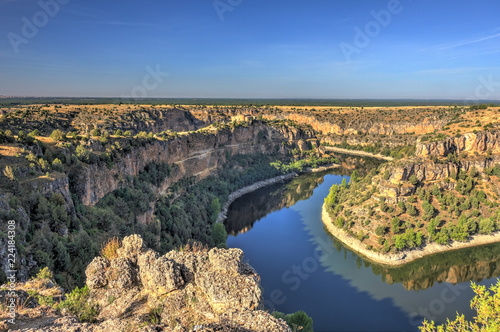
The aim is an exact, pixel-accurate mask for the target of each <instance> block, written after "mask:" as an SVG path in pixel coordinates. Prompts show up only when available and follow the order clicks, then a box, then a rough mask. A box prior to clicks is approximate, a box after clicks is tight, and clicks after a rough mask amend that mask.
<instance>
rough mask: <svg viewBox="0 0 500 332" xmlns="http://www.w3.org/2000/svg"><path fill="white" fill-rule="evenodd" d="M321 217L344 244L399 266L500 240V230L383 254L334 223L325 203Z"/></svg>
mask: <svg viewBox="0 0 500 332" xmlns="http://www.w3.org/2000/svg"><path fill="white" fill-rule="evenodd" d="M321 218H322V220H323V224H325V226H326V228H327V230H328V231H329V232H330V234H332V235H333V236H334V237H335V238H336V239H338V240H339V241H340V242H342V244H344V246H346V247H347V248H349V249H350V250H352V251H354V252H355V253H357V254H359V255H360V256H363V257H364V258H367V259H368V260H369V261H372V262H375V263H377V264H382V265H391V266H399V265H404V264H406V263H409V262H411V261H414V260H417V259H419V258H422V257H425V256H429V255H432V254H437V253H441V252H446V251H451V250H458V249H463V248H469V247H475V246H481V245H484V244H489V243H495V242H500V232H496V233H494V234H492V235H474V236H472V237H471V239H470V240H469V241H468V242H457V241H454V242H452V243H451V244H448V245H440V244H437V243H431V244H428V245H426V246H424V247H423V248H420V249H415V250H412V251H406V252H400V253H397V254H381V253H377V252H374V251H371V250H368V249H367V248H366V247H365V246H364V245H363V244H362V243H361V242H360V241H359V240H358V239H356V238H353V237H351V236H349V235H348V234H347V233H346V232H344V231H343V230H341V229H339V228H337V227H336V226H335V225H333V219H332V218H331V217H330V215H329V214H328V213H327V211H326V207H325V205H324V204H323V207H322V211H321Z"/></svg>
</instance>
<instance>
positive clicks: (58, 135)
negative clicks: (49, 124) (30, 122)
mask: <svg viewBox="0 0 500 332" xmlns="http://www.w3.org/2000/svg"><path fill="white" fill-rule="evenodd" d="M64 136H65V135H64V133H63V132H62V131H61V130H59V129H56V130H54V131H53V132H52V134H50V139H51V140H53V141H56V142H60V141H62V140H64Z"/></svg>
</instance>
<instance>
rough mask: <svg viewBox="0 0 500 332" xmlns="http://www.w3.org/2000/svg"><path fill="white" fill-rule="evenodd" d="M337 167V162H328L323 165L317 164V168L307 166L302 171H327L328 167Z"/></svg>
mask: <svg viewBox="0 0 500 332" xmlns="http://www.w3.org/2000/svg"><path fill="white" fill-rule="evenodd" d="M339 167H340V165H339V164H329V165H325V166H319V167H317V168H311V167H307V168H306V169H305V171H304V173H319V172H324V171H328V170H330V169H334V168H339Z"/></svg>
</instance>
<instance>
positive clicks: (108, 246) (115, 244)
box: [101, 237, 122, 260]
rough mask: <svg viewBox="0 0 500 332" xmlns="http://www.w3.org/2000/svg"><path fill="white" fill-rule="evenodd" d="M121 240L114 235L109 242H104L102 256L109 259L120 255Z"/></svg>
mask: <svg viewBox="0 0 500 332" xmlns="http://www.w3.org/2000/svg"><path fill="white" fill-rule="evenodd" d="M121 245H122V244H121V241H120V239H118V238H117V237H113V238H111V239H109V240H108V242H106V243H103V244H102V246H101V256H102V257H104V258H107V259H108V260H112V259H115V258H116V257H118V249H119V248H120V247H121Z"/></svg>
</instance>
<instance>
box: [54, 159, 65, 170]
mask: <svg viewBox="0 0 500 332" xmlns="http://www.w3.org/2000/svg"><path fill="white" fill-rule="evenodd" d="M52 168H53V169H55V170H56V171H58V172H62V171H63V170H64V167H63V164H62V162H61V160H59V158H56V159H54V161H53V162H52Z"/></svg>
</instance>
